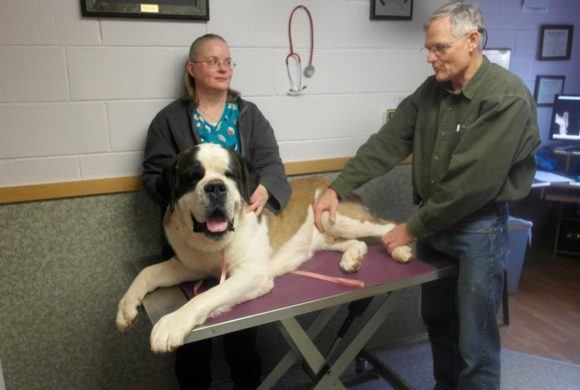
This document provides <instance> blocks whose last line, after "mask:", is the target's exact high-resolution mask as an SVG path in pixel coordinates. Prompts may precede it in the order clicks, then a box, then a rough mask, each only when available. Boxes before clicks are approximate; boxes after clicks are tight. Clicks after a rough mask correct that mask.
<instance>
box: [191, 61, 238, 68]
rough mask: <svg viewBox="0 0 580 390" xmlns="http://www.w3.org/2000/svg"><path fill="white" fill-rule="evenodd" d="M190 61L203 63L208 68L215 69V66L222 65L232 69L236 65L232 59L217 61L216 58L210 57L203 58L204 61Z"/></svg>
mask: <svg viewBox="0 0 580 390" xmlns="http://www.w3.org/2000/svg"><path fill="white" fill-rule="evenodd" d="M191 62H193V63H194V64H204V65H205V66H207V67H208V68H210V69H215V68H218V67H221V66H222V65H223V66H224V67H226V68H228V69H234V68H235V67H236V63H235V62H233V61H232V60H224V61H218V60H217V59H216V58H210V59H208V60H205V61H194V60H191Z"/></svg>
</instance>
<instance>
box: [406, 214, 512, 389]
mask: <svg viewBox="0 0 580 390" xmlns="http://www.w3.org/2000/svg"><path fill="white" fill-rule="evenodd" d="M507 218H508V210H507V205H503V204H502V205H498V206H497V207H492V208H489V207H488V208H486V209H484V210H482V211H480V212H477V213H475V214H474V215H472V216H469V217H466V218H464V219H463V220H461V221H460V222H458V223H457V224H455V225H454V226H452V227H451V228H449V229H448V230H445V231H443V232H440V233H437V234H435V235H433V236H431V237H428V238H426V239H422V240H420V241H419V242H418V243H417V255H418V256H417V257H418V258H424V259H429V256H432V251H436V252H441V253H443V254H445V255H447V256H450V257H451V258H453V259H454V261H456V262H457V268H458V273H457V276H456V277H454V278H447V279H443V280H439V281H435V282H431V283H427V284H425V285H424V286H423V287H422V289H421V299H422V305H421V314H422V316H423V321H424V322H425V325H426V326H427V331H428V334H429V341H430V342H431V347H432V351H433V371H434V376H435V380H436V386H435V388H436V389H456V388H460V389H470V390H471V389H499V386H500V350H501V344H500V335H499V328H498V324H497V320H496V314H497V311H498V308H499V305H500V303H501V297H502V290H503V283H504V281H503V278H504V273H503V272H504V269H505V267H506V250H507V242H508V241H507V234H508V229H507ZM430 253H431V254H430Z"/></svg>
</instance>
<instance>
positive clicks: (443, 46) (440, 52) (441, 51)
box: [421, 31, 472, 57]
mask: <svg viewBox="0 0 580 390" xmlns="http://www.w3.org/2000/svg"><path fill="white" fill-rule="evenodd" d="M471 33H472V31H469V32H467V33H465V34H463V36H461V37H459V38H457V39H456V40H454V41H452V42H449V43H438V44H436V45H433V46H431V47H427V46H425V47H422V48H421V53H423V55H424V56H425V57H429V54H430V53H433V54H434V55H435V57H441V56H444V55H445V54H447V50H449V49H451V46H453V44H454V43H455V42H457V41H459V40H461V39H463V38H465V37H466V36H468V35H469V34H471Z"/></svg>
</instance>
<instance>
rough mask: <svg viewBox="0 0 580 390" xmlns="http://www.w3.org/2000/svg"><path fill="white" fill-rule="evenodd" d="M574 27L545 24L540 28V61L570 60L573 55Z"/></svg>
mask: <svg viewBox="0 0 580 390" xmlns="http://www.w3.org/2000/svg"><path fill="white" fill-rule="evenodd" d="M573 37H574V26H573V25H571V24H544V25H542V26H541V28H540V47H539V50H538V59H539V60H540V61H549V60H569V59H570V55H571V53H572V39H573Z"/></svg>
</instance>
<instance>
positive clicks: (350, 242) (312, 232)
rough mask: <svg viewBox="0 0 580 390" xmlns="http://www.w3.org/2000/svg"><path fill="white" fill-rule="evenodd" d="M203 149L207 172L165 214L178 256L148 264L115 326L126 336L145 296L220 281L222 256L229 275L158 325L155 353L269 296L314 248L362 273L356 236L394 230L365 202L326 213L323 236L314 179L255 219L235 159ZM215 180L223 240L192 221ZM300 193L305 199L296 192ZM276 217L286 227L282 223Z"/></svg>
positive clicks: (400, 255)
mask: <svg viewBox="0 0 580 390" xmlns="http://www.w3.org/2000/svg"><path fill="white" fill-rule="evenodd" d="M197 148H199V150H198V153H197V160H198V161H200V162H201V163H202V165H203V167H204V168H205V175H204V177H203V178H202V179H201V180H199V182H197V184H196V185H195V187H194V188H193V189H192V190H191V191H189V192H188V193H186V194H184V195H183V196H181V197H180V198H179V199H178V200H177V202H176V203H175V208H174V210H173V211H172V210H170V209H168V211H167V213H166V217H165V231H166V233H167V236H168V239H169V241H170V244H171V245H172V247H173V249H174V251H175V253H176V256H175V257H173V258H171V259H170V260H167V261H165V262H162V263H159V264H155V265H152V266H149V267H147V268H145V269H143V270H142V271H141V272H140V273H139V274H138V275H137V277H136V278H135V280H134V281H133V282H132V284H131V286H130V287H129V289H128V290H127V292H126V293H125V295H124V296H123V298H122V299H121V301H120V302H119V306H118V311H117V318H116V324H117V328H118V329H119V330H120V331H124V330H126V329H127V328H129V327H130V326H131V325H132V324H133V322H134V321H135V319H136V318H137V314H138V310H137V309H138V306H139V305H140V304H141V302H142V300H143V298H144V297H145V295H146V294H147V293H149V292H151V291H153V290H155V289H157V288H159V287H169V286H175V285H178V284H180V283H182V282H186V281H191V280H197V279H202V278H206V277H209V276H213V277H218V278H219V275H220V273H221V267H220V263H221V256H222V253H223V255H224V256H225V260H226V263H227V272H228V277H227V279H226V280H225V281H224V282H223V283H221V284H219V285H217V286H215V287H213V288H211V289H209V290H208V291H206V292H204V293H202V294H199V295H197V296H195V297H194V298H193V299H191V300H190V301H188V302H187V303H186V304H185V305H183V306H182V307H181V308H179V309H178V310H176V311H174V312H173V313H170V314H168V315H166V316H164V317H163V318H161V320H160V321H159V322H158V323H157V324H155V326H154V327H153V331H152V332H151V339H150V342H151V349H152V350H153V351H154V352H157V353H164V352H169V351H172V350H174V349H176V348H177V347H179V346H181V345H182V344H183V340H184V338H185V336H186V335H187V333H188V332H190V331H191V330H192V329H193V328H195V327H196V326H198V325H200V324H203V323H204V322H205V321H206V319H207V318H208V317H212V316H215V315H218V314H220V313H222V312H224V311H226V310H228V309H230V308H231V307H232V306H235V305H237V304H239V303H241V302H244V301H247V300H250V299H254V298H256V297H259V296H261V295H263V294H265V293H267V292H268V291H270V289H272V287H273V286H274V278H275V277H277V276H280V275H283V274H285V273H287V272H291V271H293V270H295V269H297V268H298V267H299V266H300V265H301V264H302V263H303V262H305V261H306V260H307V259H309V258H310V257H311V256H312V255H313V254H314V253H315V252H316V251H319V250H335V251H341V252H344V254H343V256H342V260H341V262H340V267H341V268H342V269H343V270H344V271H345V272H355V271H357V270H358V269H359V268H360V264H361V260H362V258H363V257H364V255H365V254H366V253H367V246H366V244H365V243H364V242H363V241H358V240H357V238H361V237H381V236H383V235H384V234H386V233H387V232H388V231H390V230H391V229H392V228H393V227H394V226H395V225H394V224H392V223H387V222H386V221H377V220H374V222H371V221H369V220H363V219H367V218H368V219H371V217H370V216H369V215H368V214H366V213H364V212H362V208H361V207H360V205H358V204H351V205H350V206H349V207H350V209H349V207H345V208H344V209H341V208H339V211H338V214H337V219H336V222H335V223H334V224H332V223H330V221H329V216H328V213H325V214H323V218H322V222H323V225H324V227H325V233H324V234H323V233H320V232H319V231H318V230H317V229H316V228H315V226H314V213H313V210H312V206H311V203H312V201H313V200H314V199H315V198H317V197H318V195H319V192H320V190H319V191H318V192H317V194H316V195H314V193H312V194H311V195H312V196H311V198H310V199H308V197H304V196H303V195H304V194H305V193H306V194H307V193H308V192H309V191H314V188H312V190H311V189H310V188H309V186H310V187H312V184H313V183H314V184H320V182H317V181H316V180H314V181H310V183H309V182H308V180H306V181H293V182H292V183H293V189H294V195H293V199H292V200H291V204H292V206H290V204H289V206H288V207H287V208H286V209H285V211H284V212H282V213H281V215H274V214H273V213H270V212H265V213H264V214H263V216H262V217H257V216H256V215H255V214H254V213H253V212H250V213H248V212H246V211H245V206H246V203H245V201H244V199H243V197H242V195H241V194H240V188H239V184H238V183H236V182H235V181H234V180H232V179H230V178H228V177H226V176H225V172H226V170H227V169H228V167H229V166H230V164H231V158H232V157H231V154H230V153H228V152H227V151H225V150H224V149H222V148H221V147H218V146H216V145H211V144H203V145H200V146H198V147H197ZM214 182H219V183H223V184H224V185H225V188H226V189H227V199H226V200H225V202H224V210H225V213H226V214H227V215H226V217H227V219H228V220H229V221H231V223H232V225H233V231H228V232H227V233H225V234H224V235H223V237H221V238H220V239H219V240H216V239H212V238H208V237H207V236H206V235H205V234H203V233H195V232H192V229H193V226H192V225H193V222H192V218H191V217H192V216H193V217H194V218H195V219H196V220H197V221H204V218H205V216H204V212H205V208H206V207H208V198H207V195H206V194H205V192H204V188H205V187H206V186H207V185H208V184H209V183H214ZM300 191H301V194H302V195H301V194H300V193H298V192H300ZM307 195H308V194H307ZM298 198H300V199H298ZM341 206H342V203H341ZM300 209H302V213H301V214H302V216H299V217H298V219H299V220H298V221H296V220H294V221H292V218H293V217H294V216H293V215H292V213H295V214H296V212H295V211H296V210H300ZM349 210H350V211H349ZM352 210H355V214H357V213H358V214H359V215H358V216H356V217H352V216H347V215H349V214H350V215H353V212H352ZM304 211H306V212H304ZM288 214H290V215H288ZM361 215H362V216H363V217H362V218H361V217H360V216H361ZM284 218H287V219H286V220H284ZM288 218H290V219H288ZM278 219H280V220H281V221H282V222H281V223H280V224H279V225H276V222H277V220H278ZM291 222H294V225H295V226H296V227H297V228H296V229H294V231H291V232H288V231H286V232H284V230H285V229H286V230H288V229H287V226H288V225H292V223H291ZM276 239H277V240H278V243H276ZM392 256H393V258H394V259H396V260H397V261H401V262H406V261H408V260H409V259H410V258H411V249H410V248H409V247H407V246H402V247H399V248H397V249H396V250H395V252H394V253H393V254H392Z"/></svg>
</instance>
